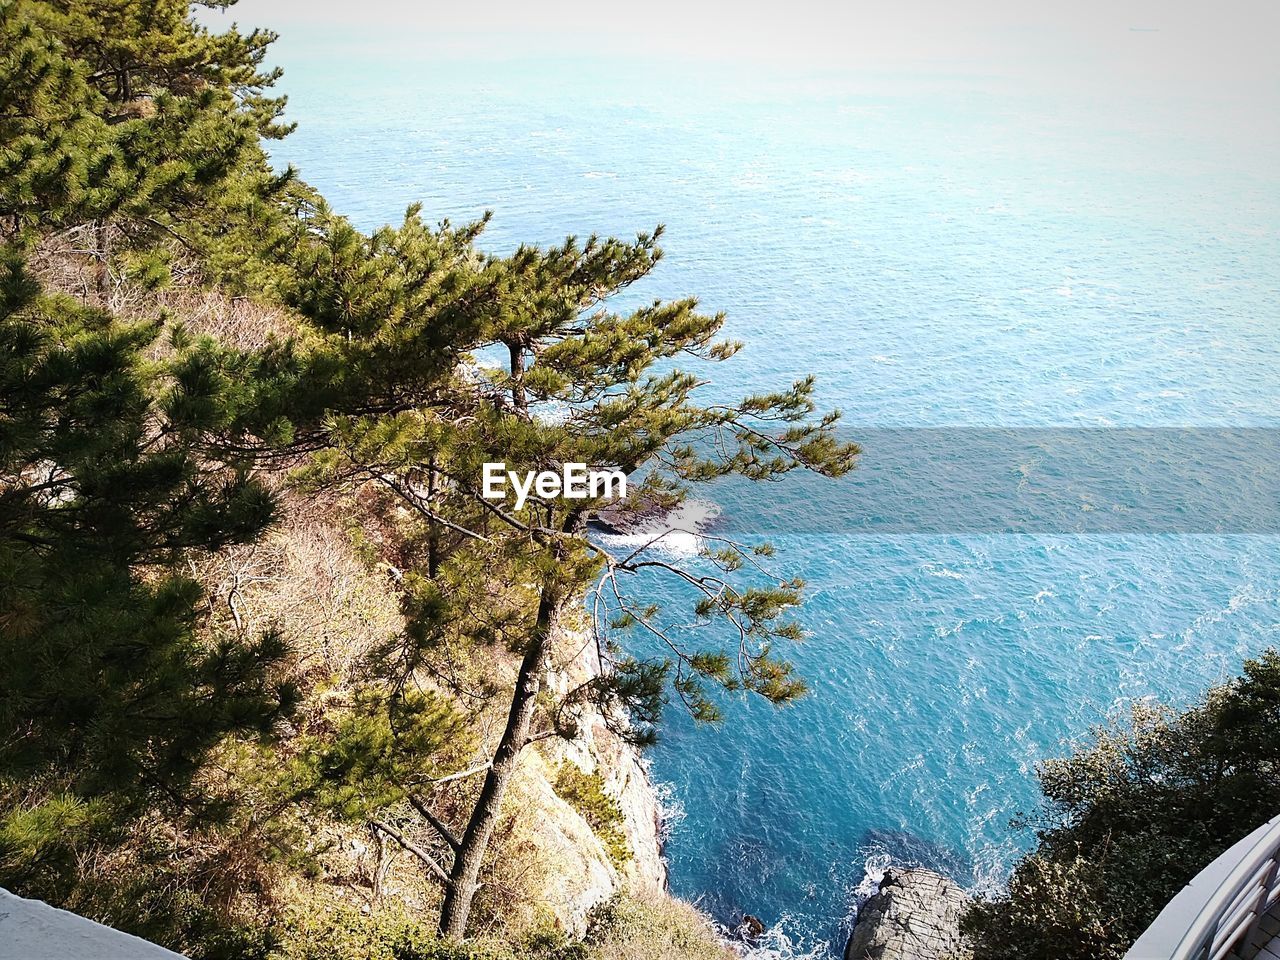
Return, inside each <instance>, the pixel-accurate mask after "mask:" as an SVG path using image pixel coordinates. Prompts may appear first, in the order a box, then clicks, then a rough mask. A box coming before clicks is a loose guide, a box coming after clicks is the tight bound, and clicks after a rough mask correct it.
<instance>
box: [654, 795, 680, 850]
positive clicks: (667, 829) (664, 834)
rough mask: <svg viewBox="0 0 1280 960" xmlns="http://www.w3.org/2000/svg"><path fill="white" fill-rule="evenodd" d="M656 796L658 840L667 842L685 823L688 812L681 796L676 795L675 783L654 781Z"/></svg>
mask: <svg viewBox="0 0 1280 960" xmlns="http://www.w3.org/2000/svg"><path fill="white" fill-rule="evenodd" d="M653 792H654V796H655V797H656V798H657V801H658V840H659V842H661V843H663V844H665V843H666V842H667V841H668V840H669V839H671V834H672V832H673V831H674V830H675V828H676V827H678V826H679V825H680V824H682V823H684V820H685V817H687V816H688V812H687V811H686V810H685V808H684V804H683V803H682V802H681V801H680V798H679V797H677V796H676V788H675V785H674V784H670V783H666V782H665V781H662V780H656V781H654V783H653Z"/></svg>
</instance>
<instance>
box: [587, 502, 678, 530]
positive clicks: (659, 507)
mask: <svg viewBox="0 0 1280 960" xmlns="http://www.w3.org/2000/svg"><path fill="white" fill-rule="evenodd" d="M671 513H672V510H671V508H670V507H668V506H665V505H663V504H659V503H655V502H654V501H653V500H638V499H637V500H624V501H618V502H617V503H611V504H609V505H608V506H605V507H602V508H601V509H599V510H598V511H596V515H595V519H594V523H595V525H596V526H597V527H600V528H601V529H603V530H605V531H607V532H609V533H620V534H630V533H638V532H643V531H645V530H651V529H655V528H657V527H661V526H662V525H663V524H664V523H665V522H666V521H667V519H668V518H669V517H670V516H671Z"/></svg>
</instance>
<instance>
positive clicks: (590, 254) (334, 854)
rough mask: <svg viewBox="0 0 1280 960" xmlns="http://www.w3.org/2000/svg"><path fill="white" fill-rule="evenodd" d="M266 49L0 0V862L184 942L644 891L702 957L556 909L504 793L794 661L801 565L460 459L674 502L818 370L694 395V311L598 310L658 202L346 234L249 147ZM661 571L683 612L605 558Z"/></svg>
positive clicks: (246, 943) (147, 9) (182, 22)
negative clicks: (627, 637)
mask: <svg viewBox="0 0 1280 960" xmlns="http://www.w3.org/2000/svg"><path fill="white" fill-rule="evenodd" d="M208 5H210V6H219V7H221V6H225V5H226V4H223V3H210V4H208ZM272 39H273V37H272V35H271V34H269V33H266V32H262V31H253V32H250V33H243V32H240V31H238V30H235V29H232V30H230V31H228V32H225V33H213V32H210V31H209V30H207V29H205V28H203V27H201V26H200V25H199V23H198V22H197V21H196V19H195V18H193V16H192V12H191V8H190V5H189V4H188V3H187V2H186V0H0V579H2V580H3V584H4V590H3V591H2V593H0V884H2V885H4V886H6V887H9V888H12V889H14V890H15V891H16V892H18V893H21V894H23V895H25V896H35V897H40V898H42V899H45V900H48V901H49V902H51V903H54V904H56V905H59V906H65V907H67V908H69V909H72V910H76V911H78V912H80V913H84V914H86V915H88V916H91V917H94V918H95V919H100V920H103V921H104V922H108V923H111V924H113V925H115V926H118V927H121V928H123V929H126V930H130V931H132V932H136V933H138V934H140V935H142V936H145V937H148V938H150V939H153V940H155V941H157V942H159V943H162V944H164V945H167V946H171V947H173V948H176V949H179V950H182V951H184V952H187V953H189V954H190V955H191V956H193V957H197V958H200V957H207V958H213V957H237V958H242V957H253V956H261V957H266V956H276V957H303V956H311V955H317V956H318V955H324V956H342V955H344V953H343V951H346V952H347V953H348V954H349V955H352V956H370V957H373V956H380V955H387V956H395V957H400V958H409V957H437V956H438V957H452V956H459V955H462V954H461V953H460V952H459V951H465V952H467V953H468V955H477V956H487V955H489V953H486V951H490V952H492V953H493V955H495V956H501V955H502V953H503V951H507V950H510V949H516V950H517V952H518V953H519V954H520V955H522V956H536V955H547V956H552V955H558V956H575V957H576V956H601V957H605V956H612V955H617V956H626V955H630V954H626V953H625V952H623V953H614V954H611V953H610V952H609V951H610V949H613V948H612V947H610V944H613V946H614V947H617V948H618V949H622V948H621V947H618V941H617V935H616V931H618V930H631V931H636V930H638V929H639V928H640V927H641V926H643V925H644V922H645V918H646V917H648V918H650V919H652V921H653V924H654V925H653V926H651V927H650V929H651V930H658V929H666V927H664V926H663V925H664V924H667V925H669V926H670V927H671V929H672V930H677V929H678V930H679V931H680V933H679V936H680V937H683V938H684V939H685V940H687V941H688V942H689V943H690V944H691V946H690V947H689V951H686V953H676V954H671V955H672V956H677V955H681V956H682V955H707V954H706V950H714V947H713V946H709V944H711V943H712V941H711V940H710V938H709V936H708V935H707V933H706V931H705V928H704V927H702V926H700V922H699V921H697V920H696V918H690V917H689V916H685V915H684V914H681V913H680V911H679V909H675V912H674V913H672V912H671V910H670V909H668V908H667V907H666V906H661V905H659V906H655V901H646V900H645V899H644V898H643V897H640V898H639V899H636V898H634V897H633V898H632V899H631V900H626V901H618V902H617V903H615V905H614V906H613V907H612V908H611V909H612V910H613V913H612V914H610V915H606V914H604V913H597V914H596V915H593V917H592V919H591V921H590V923H589V924H588V937H587V940H586V942H585V944H584V943H570V942H569V941H568V939H566V936H565V932H566V931H565V929H564V928H565V927H566V923H565V921H564V917H562V916H557V915H555V914H554V911H550V915H548V912H547V911H545V910H542V909H541V908H540V907H539V904H540V903H541V902H542V901H541V900H540V896H543V894H542V893H540V887H541V889H543V890H545V887H546V878H545V876H544V874H540V872H539V871H540V870H541V871H544V872H545V870H546V868H547V865H546V864H538V863H536V862H534V861H533V860H532V859H531V858H530V855H529V849H530V847H529V845H528V844H527V843H524V842H522V837H521V835H520V829H521V828H520V817H519V816H518V815H517V814H518V813H519V811H513V810H512V809H510V808H509V806H504V803H503V801H504V798H506V797H507V796H508V793H509V791H510V790H511V788H512V786H513V785H514V784H516V783H517V782H518V781H519V779H520V777H521V776H527V775H530V774H528V773H527V771H528V769H529V767H530V766H531V765H530V764H528V763H526V762H525V761H526V759H527V756H528V754H529V753H530V752H537V751H540V750H543V749H548V748H549V747H550V746H551V745H552V744H554V743H555V742H557V741H563V740H570V739H573V738H575V737H576V736H578V734H579V733H580V731H581V728H582V726H583V725H584V724H586V723H590V722H600V723H603V724H604V726H605V727H606V728H608V729H609V730H610V731H611V734H612V735H613V736H616V737H618V738H622V739H626V740H632V741H637V742H644V741H647V740H650V739H652V737H653V736H654V734H655V730H656V727H657V724H658V723H659V721H660V716H661V712H662V709H663V707H664V705H666V704H667V702H668V701H669V700H674V701H676V702H678V703H680V704H681V705H682V706H684V707H686V708H687V709H689V710H690V711H692V712H693V714H694V715H695V716H696V717H698V718H699V719H703V720H713V719H715V718H716V717H717V715H718V714H717V708H716V702H715V691H716V690H718V689H723V690H745V691H748V692H751V693H755V694H758V695H760V696H763V697H765V698H766V699H768V700H770V701H772V702H775V703H786V702H788V701H789V700H791V699H793V698H794V697H795V696H797V695H799V694H800V693H801V692H802V691H803V685H802V683H801V682H800V681H799V680H798V679H797V678H796V677H795V676H794V675H793V673H792V670H791V667H790V665H789V664H788V663H787V662H786V660H785V657H784V656H783V653H782V650H783V648H784V646H785V644H786V643H788V642H791V641H794V640H796V639H798V638H799V635H800V634H799V628H798V627H797V625H796V624H795V623H794V622H793V621H792V620H790V619H788V611H789V610H790V609H791V608H792V607H794V605H795V604H796V603H797V601H798V600H799V597H800V590H801V587H802V585H801V584H800V583H799V582H797V581H794V580H790V579H787V578H785V577H781V576H778V575H775V574H773V573H771V572H770V570H769V569H768V558H769V551H768V550H767V548H764V547H758V548H755V549H747V548H744V547H743V546H741V545H739V544H736V543H731V542H727V541H726V542H720V541H714V540H713V541H711V542H712V543H713V544H714V547H713V548H712V549H709V550H708V551H706V552H705V554H704V555H702V556H700V557H698V558H692V559H689V560H687V561H676V560H673V559H672V558H671V557H670V556H667V555H663V554H657V553H655V552H653V551H651V550H646V549H640V550H637V551H635V552H634V553H631V554H629V555H626V556H614V555H610V554H608V553H606V552H605V551H603V550H601V549H600V548H599V547H598V546H596V545H595V544H594V543H593V542H592V541H591V540H590V539H589V538H588V537H587V535H586V529H587V523H588V521H589V519H590V518H591V516H592V515H593V512H594V511H595V510H596V509H597V508H598V507H599V506H600V505H601V504H600V503H599V502H597V501H582V500H568V499H563V498H547V497H536V498H530V500H529V502H528V503H527V504H526V505H524V506H523V508H521V509H515V508H514V507H513V506H512V505H511V504H509V503H507V504H504V503H497V502H494V501H491V500H486V499H484V498H483V497H482V496H481V495H480V491H481V490H482V485H481V476H482V465H483V464H484V463H486V462H505V463H508V464H511V465H513V466H519V467H520V468H522V469H535V470H537V469H554V468H555V467H557V466H558V465H560V464H563V463H565V462H584V463H587V464H590V465H592V466H593V467H597V468H602V469H617V470H622V471H624V472H626V473H627V474H629V475H631V476H632V477H633V478H634V480H635V482H634V488H635V489H637V492H638V495H640V496H642V497H644V498H645V499H646V501H648V502H654V503H659V504H663V505H668V506H670V505H675V504H678V503H679V502H680V501H681V500H682V499H683V498H685V497H686V496H687V495H688V494H689V491H690V490H691V488H692V487H693V485H695V484H698V483H706V482H709V481H713V480H715V479H717V478H720V477H724V476H726V475H731V474H736V475H741V476H745V477H748V478H752V479H758V480H767V479H772V478H776V477H778V476H780V475H782V474H785V473H787V472H788V471H791V470H794V469H810V470H815V471H818V472H820V473H823V474H829V475H835V474H839V473H842V472H843V471H845V470H847V469H848V468H849V466H850V464H851V460H852V457H853V455H854V453H855V452H856V451H855V449H854V448H852V447H850V446H847V445H842V444H840V443H838V442H836V440H835V439H834V437H833V433H832V430H833V427H834V425H835V423H836V420H837V415H836V414H835V413H828V414H821V415H820V414H817V413H815V407H814V402H813V399H812V396H813V387H814V385H813V382H812V380H803V381H800V382H798V383H795V384H793V385H791V386H790V387H786V388H784V389H781V390H779V391H776V392H767V393H762V394H759V395H755V396H749V397H745V398H743V399H741V400H740V401H738V402H736V403H724V402H715V403H705V402H702V401H700V399H699V397H700V395H701V394H700V391H701V390H702V389H703V388H704V386H705V383H706V377H705V368H706V367H707V366H709V365H713V364H716V363H719V362H723V361H725V360H728V359H729V358H730V357H731V356H732V355H733V354H734V352H735V351H736V350H737V348H738V345H737V344H735V343H732V342H727V341H723V340H720V339H718V332H719V330H720V327H721V325H722V323H723V317H721V316H719V315H708V314H704V313H701V312H699V310H698V306H697V303H696V302H695V301H694V300H691V299H689V300H678V301H673V302H655V303H650V304H648V305H645V306H643V307H640V308H638V309H627V310H618V309H615V308H614V306H613V303H614V297H615V295H616V294H617V293H619V292H620V291H622V290H623V289H625V288H627V287H629V286H630V285H632V284H634V283H635V282H637V281H639V280H641V279H642V278H643V277H645V276H646V275H647V274H648V273H649V272H650V271H652V270H653V269H654V268H655V266H656V265H657V264H658V261H659V259H660V257H661V250H660V248H659V247H658V240H659V237H660V234H661V230H660V229H659V230H655V231H653V232H652V233H649V234H642V235H640V236H639V237H637V238H636V239H635V240H634V241H629V242H628V241H619V240H614V239H608V240H604V239H600V238H596V237H592V238H589V239H588V240H586V241H579V240H576V239H573V238H570V239H569V240H567V241H566V242H565V243H564V244H563V245H560V246H557V247H553V248H550V249H538V248H533V247H523V248H521V249H520V250H518V251H517V252H516V253H514V254H513V255H511V256H509V257H494V256H491V255H488V254H486V253H484V252H483V251H482V250H481V249H479V247H478V246H477V242H478V240H479V238H480V236H481V233H482V231H483V228H484V221H481V222H478V223H474V224H467V225H463V226H456V225H452V224H449V223H442V224H439V225H437V226H431V225H429V224H428V223H427V222H426V221H424V219H423V218H422V216H421V211H420V210H419V208H417V207H410V208H409V210H408V213H407V214H406V216H405V218H404V220H403V222H402V223H401V224H399V225H398V226H388V227H384V228H382V229H379V230H376V231H374V232H372V233H369V234H366V233H362V232H361V231H359V230H357V229H356V228H355V227H354V226H352V225H351V224H350V223H348V222H347V221H346V220H345V219H343V218H342V217H341V216H339V215H337V214H336V213H334V212H333V211H331V210H330V209H329V208H328V207H327V206H326V205H325V203H324V201H323V199H322V198H321V197H319V196H318V195H317V194H316V192H315V191H314V190H312V189H311V188H310V187H308V186H307V185H306V184H305V183H303V182H302V181H301V180H300V179H299V178H298V177H297V175H296V174H295V173H294V172H293V171H292V170H287V171H275V170H273V169H272V168H271V166H270V164H269V163H268V159H267V157H266V154H265V152H264V150H263V148H262V140H263V139H264V138H266V139H270V138H278V137H282V136H286V135H287V134H288V132H289V127H288V125H287V124H285V123H283V122H282V116H283V111H284V107H285V101H284V99H283V98H282V97H277V96H275V95H274V93H273V87H274V84H275V82H276V81H277V80H278V74H277V72H276V71H273V70H269V69H267V68H265V67H264V63H265V58H266V55H267V50H268V47H269V44H270V42H271V41H272ZM495 354H499V355H500V356H501V357H502V358H503V362H501V363H498V364H496V365H495V364H494V362H493V360H492V359H491V358H493V357H494V356H495ZM551 413H554V415H549V414H551ZM655 576H658V577H665V578H669V579H670V580H671V582H672V583H673V587H672V588H671V590H670V591H669V595H670V596H671V597H672V598H673V606H674V608H675V609H673V610H671V611H668V610H664V609H663V608H661V607H660V606H656V605H653V604H652V603H650V602H648V601H641V600H638V599H637V598H636V597H635V596H633V595H632V593H631V592H630V590H629V585H630V584H634V583H636V582H638V581H640V580H641V578H645V579H644V580H643V582H644V584H645V585H646V587H651V586H652V582H651V580H650V579H648V578H652V577H655ZM591 591H594V592H593V593H592V597H591V602H590V604H588V606H587V609H585V610H584V607H583V599H584V597H585V596H586V595H587V594H588V592H591ZM681 608H683V609H681ZM690 613H692V614H693V620H694V621H695V622H694V624H693V625H692V626H688V625H686V621H688V620H689V619H690V617H689V614H690ZM673 624H680V625H681V626H679V627H678V628H677V627H675V626H673ZM628 630H630V631H639V632H642V633H644V634H646V635H647V636H648V637H649V638H650V640H651V644H650V645H649V646H647V647H643V648H642V647H641V646H639V645H631V647H632V651H634V650H639V649H651V648H655V647H656V648H657V649H658V650H659V651H660V652H658V653H656V654H654V655H652V656H638V655H637V654H636V653H635V652H628V651H627V650H624V648H623V646H622V645H621V644H620V643H619V637H620V636H621V634H622V633H624V632H625V631H628ZM584 637H585V638H587V641H586V642H584V641H583V638H584ZM726 638H727V639H726ZM552 676H557V677H569V678H572V680H573V682H572V683H570V684H568V685H559V684H554V683H549V682H548V681H549V679H550V678H551V677H552ZM522 771H524V772H522ZM582 776H583V777H587V778H588V779H587V780H583V779H581V778H578V779H572V778H568V779H565V781H564V782H563V783H561V784H560V789H561V790H562V791H563V792H566V793H567V794H568V795H570V797H571V799H572V806H576V807H577V808H578V810H579V812H580V813H581V814H583V815H584V817H585V820H586V821H587V824H588V832H590V828H594V829H595V831H596V832H597V839H598V841H599V842H601V843H602V844H603V847H602V849H605V850H606V851H607V853H608V854H612V857H613V860H614V861H615V862H614V867H613V868H611V869H616V870H625V869H626V868H627V867H626V864H627V862H628V858H626V857H624V856H623V853H624V851H626V850H627V847H626V846H625V838H620V837H619V835H618V833H617V831H618V829H619V827H618V821H617V817H618V814H619V811H618V807H617V805H616V803H611V802H610V798H609V797H608V795H607V793H606V792H605V791H604V787H603V783H604V781H603V780H602V779H600V778H599V777H598V776H596V778H595V779H590V778H591V777H592V776H594V775H589V774H583V775H582ZM597 781H599V782H597ZM561 806H564V805H563V804H561ZM570 809H572V807H570ZM575 815H576V814H575ZM553 869H554V865H553ZM539 876H542V877H543V879H542V880H541V881H540V880H538V879H537V878H538V877H539ZM551 882H552V883H554V878H551ZM662 903H663V904H665V903H666V901H662ZM672 909H674V908H672ZM664 911H665V912H664ZM610 916H611V917H612V919H610ZM437 917H438V918H439V921H438V923H437V922H436V918H437ZM516 918H518V920H517V919H516ZM437 928H438V930H437ZM610 930H613V931H615V934H609V933H608V931H610ZM636 936H637V937H638V936H639V934H637V935H636ZM663 936H665V935H663ZM672 936H675V934H674V933H673V934H672ZM464 937H470V938H471V942H470V944H469V945H467V946H465V947H463V946H460V945H459V944H460V943H461V941H462V940H463V939H464ZM610 937H613V939H610ZM640 939H643V938H642V937H640ZM667 942H669V943H670V942H674V941H672V940H670V938H668V941H667ZM512 944H519V945H520V946H518V948H513V947H512V946H511V945H512ZM704 948H705V949H704ZM699 950H701V951H702V953H698V951H699ZM565 951H569V952H568V953H566V952H565ZM574 951H576V952H574ZM582 951H593V952H591V953H589V954H583V953H582ZM651 955H658V954H651Z"/></svg>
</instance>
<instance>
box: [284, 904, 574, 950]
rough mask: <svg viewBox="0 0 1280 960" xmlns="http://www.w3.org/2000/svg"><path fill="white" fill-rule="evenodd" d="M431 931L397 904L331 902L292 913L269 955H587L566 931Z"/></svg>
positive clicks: (420, 920)
mask: <svg viewBox="0 0 1280 960" xmlns="http://www.w3.org/2000/svg"><path fill="white" fill-rule="evenodd" d="M428 931H429V928H428V926H427V925H425V924H424V923H423V922H422V918H420V917H411V916H408V915H406V914H404V913H402V912H400V911H397V910H394V909H381V910H377V911H373V912H360V911H357V910H355V909H352V908H350V907H343V906H336V905H332V904H329V905H326V906H325V907H324V908H323V909H320V910H313V911H309V912H307V913H305V914H304V913H302V912H301V911H296V912H293V913H291V914H290V916H289V917H288V919H287V921H286V923H285V924H284V925H283V926H282V928H281V930H280V931H279V940H280V942H279V945H278V946H277V947H276V948H275V950H273V951H272V952H271V954H270V955H269V957H268V958H267V960H588V958H586V957H584V956H582V954H581V952H580V948H577V949H575V947H574V945H572V944H570V943H569V942H568V941H567V939H566V938H565V937H564V936H563V935H555V934H544V935H539V936H535V937H533V938H532V939H530V940H529V941H528V942H525V943H521V944H506V943H501V942H497V941H493V940H479V941H471V942H468V943H465V944H460V943H451V942H446V941H443V940H440V939H438V938H437V937H436V936H434V934H433V933H430V932H428Z"/></svg>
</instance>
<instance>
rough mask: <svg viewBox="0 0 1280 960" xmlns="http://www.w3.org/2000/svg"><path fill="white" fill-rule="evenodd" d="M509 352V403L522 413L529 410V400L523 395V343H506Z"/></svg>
mask: <svg viewBox="0 0 1280 960" xmlns="http://www.w3.org/2000/svg"><path fill="white" fill-rule="evenodd" d="M507 350H508V351H509V352H510V354H511V405H512V406H513V407H515V409H516V411H517V412H519V413H522V414H525V413H528V412H529V402H528V400H527V399H526V398H525V395H524V344H522V343H519V342H512V343H509V344H507Z"/></svg>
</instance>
